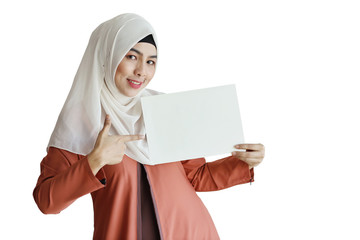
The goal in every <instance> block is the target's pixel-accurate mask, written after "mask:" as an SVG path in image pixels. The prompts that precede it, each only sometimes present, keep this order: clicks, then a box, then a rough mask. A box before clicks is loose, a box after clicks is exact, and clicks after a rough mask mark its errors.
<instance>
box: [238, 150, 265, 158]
mask: <svg viewBox="0 0 360 240" xmlns="http://www.w3.org/2000/svg"><path fill="white" fill-rule="evenodd" d="M231 155H233V156H235V157H238V158H241V159H246V158H264V153H263V152H259V151H256V152H239V151H234V152H232V153H231Z"/></svg>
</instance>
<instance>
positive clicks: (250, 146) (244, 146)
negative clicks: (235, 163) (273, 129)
mask: <svg viewBox="0 0 360 240" xmlns="http://www.w3.org/2000/svg"><path fill="white" fill-rule="evenodd" d="M234 147H235V148H237V149H245V150H251V151H256V150H257V151H262V150H264V145H262V144H261V143H257V144H251V143H244V144H237V145H235V146H234Z"/></svg>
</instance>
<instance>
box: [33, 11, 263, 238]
mask: <svg viewBox="0 0 360 240" xmlns="http://www.w3.org/2000/svg"><path fill="white" fill-rule="evenodd" d="M157 55H158V44H157V41H156V35H155V32H154V30H153V28H152V27H151V25H150V24H149V23H148V22H147V21H146V20H145V19H144V18H142V17H140V16H138V15H136V14H122V15H119V16H117V17H115V18H113V19H110V20H109V21H106V22H104V23H102V24H101V25H99V26H98V27H97V28H96V29H95V30H94V32H93V33H92V35H91V38H90V41H89V44H88V47H87V49H86V51H85V54H84V57H83V59H82V61H81V64H80V66H79V69H78V71H77V74H76V76H75V79H74V83H73V85H72V88H71V90H70V93H69V95H68V97H67V99H66V102H65V104H64V106H63V109H62V111H61V113H60V115H59V118H58V121H57V123H56V126H55V129H54V131H53V133H52V135H51V138H50V141H49V145H48V148H47V155H46V156H45V158H44V159H43V160H42V162H41V175H40V176H39V179H38V182H37V185H36V187H35V189H34V193H33V195H34V199H35V201H36V203H37V205H38V207H39V209H40V210H41V211H42V212H43V213H45V214H56V213H59V212H60V211H62V210H63V209H65V208H66V207H67V206H69V205H70V204H71V203H72V202H74V201H75V200H76V199H77V198H79V197H81V196H83V195H85V194H88V193H91V196H92V199H93V204H94V239H102V240H104V239H171V240H172V239H196V240H199V239H219V236H218V234H217V231H216V228H215V226H214V223H213V221H212V219H211V217H210V215H209V213H208V211H207V209H206V207H205V206H204V204H203V203H202V201H201V200H200V198H199V197H198V196H197V194H196V191H215V190H220V189H224V188H227V187H231V186H234V185H236V184H242V183H247V182H251V181H253V176H254V170H253V167H254V166H256V165H258V164H259V163H260V162H261V161H262V159H263V157H264V147H263V145H262V144H241V145H239V146H237V147H238V148H239V149H240V148H241V149H246V151H245V152H240V151H235V152H234V153H233V154H232V156H229V157H226V158H223V159H220V160H217V161H214V162H209V163H206V162H205V159H204V158H199V159H191V160H184V161H181V162H173V163H166V164H160V165H155V166H150V165H144V164H141V163H139V162H146V160H147V159H148V157H149V155H148V149H147V141H146V138H145V134H146V132H145V128H144V122H143V117H142V112H141V106H140V98H141V97H143V96H149V95H156V94H160V93H159V92H157V91H154V90H150V89H147V88H146V86H147V85H148V84H149V82H150V81H151V79H152V78H153V76H154V74H155V69H156V65H157ZM164 114H166V113H164Z"/></svg>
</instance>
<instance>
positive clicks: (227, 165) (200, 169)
mask: <svg viewBox="0 0 360 240" xmlns="http://www.w3.org/2000/svg"><path fill="white" fill-rule="evenodd" d="M181 163H182V165H183V167H184V170H185V173H186V175H187V177H188V179H189V181H190V183H191V184H192V185H193V186H194V188H195V190H196V191H198V192H205V191H216V190H221V189H225V188H228V187H232V186H234V185H238V184H243V183H248V182H253V181H254V169H253V168H252V169H251V170H250V169H249V165H248V164H247V163H245V162H244V161H241V160H239V159H238V158H236V157H233V156H229V157H225V158H222V159H219V160H216V161H213V162H206V160H205V158H196V159H191V160H186V161H182V162H181Z"/></svg>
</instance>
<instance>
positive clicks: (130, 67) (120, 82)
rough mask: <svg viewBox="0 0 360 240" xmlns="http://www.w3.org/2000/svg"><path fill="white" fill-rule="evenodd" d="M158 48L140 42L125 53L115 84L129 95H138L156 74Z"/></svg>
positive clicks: (117, 71) (117, 70)
mask: <svg viewBox="0 0 360 240" xmlns="http://www.w3.org/2000/svg"><path fill="white" fill-rule="evenodd" d="M156 59H157V56H156V48H155V46H154V45H152V44H150V43H146V42H139V43H137V44H136V45H135V46H134V47H133V48H131V49H130V51H129V52H128V53H127V54H126V55H125V57H124V58H123V60H122V61H121V62H120V64H119V66H118V67H117V69H116V73H115V84H116V87H117V88H118V89H119V91H120V92H121V93H122V94H124V95H125V96H128V97H134V96H136V95H137V94H138V93H139V92H140V91H141V90H142V89H143V88H145V87H146V86H147V85H148V84H149V82H150V80H151V79H152V78H153V76H154V74H155V65H156Z"/></svg>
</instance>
